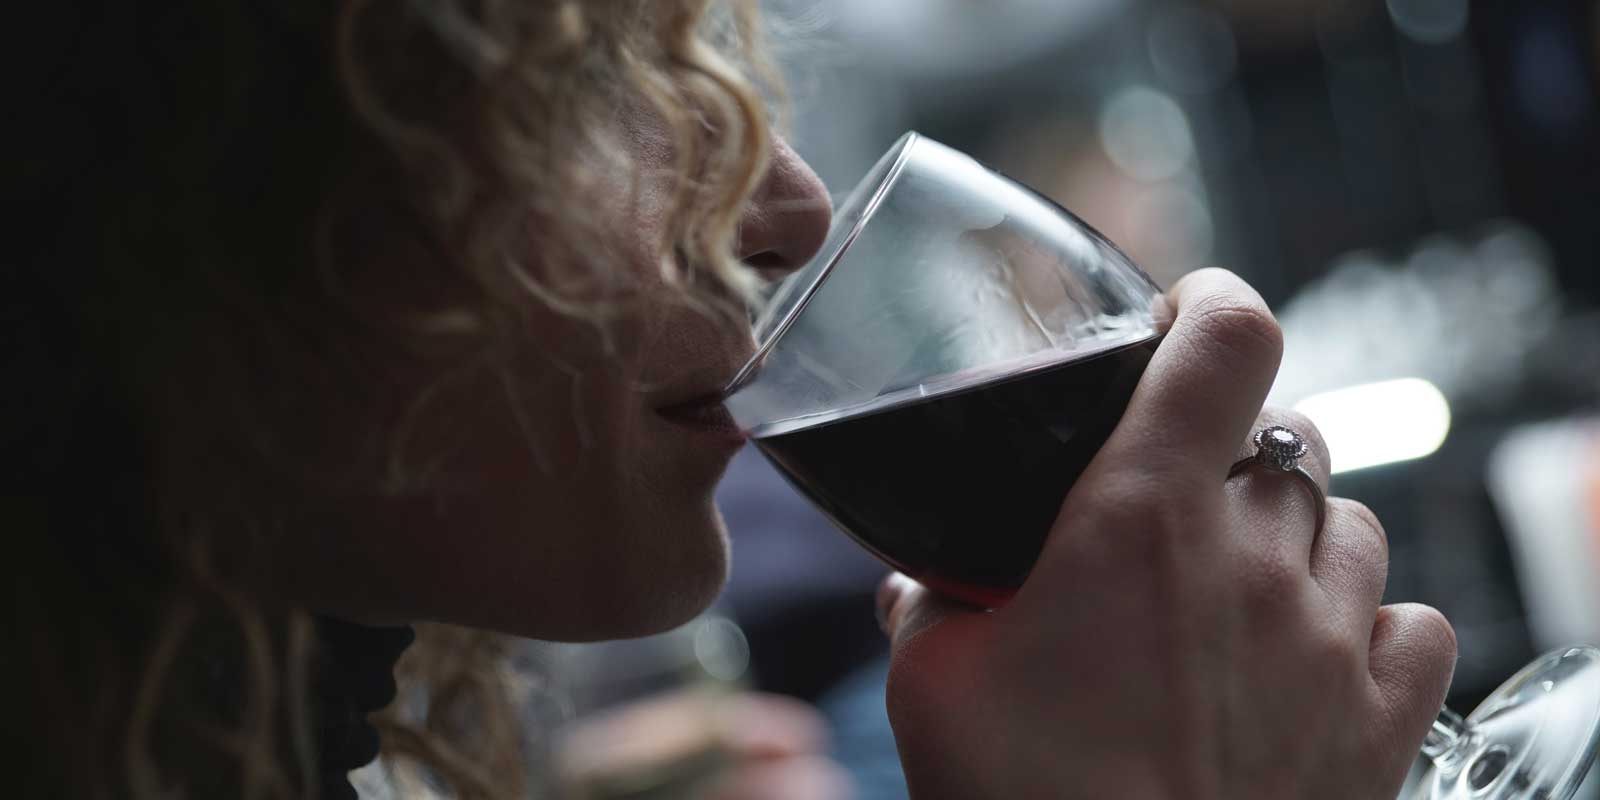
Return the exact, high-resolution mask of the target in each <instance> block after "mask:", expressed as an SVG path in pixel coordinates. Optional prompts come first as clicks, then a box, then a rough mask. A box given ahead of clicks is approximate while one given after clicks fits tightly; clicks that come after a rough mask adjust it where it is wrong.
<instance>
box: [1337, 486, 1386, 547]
mask: <svg viewBox="0 0 1600 800" xmlns="http://www.w3.org/2000/svg"><path fill="white" fill-rule="evenodd" d="M1329 503H1331V504H1333V505H1334V507H1335V509H1336V513H1338V514H1339V517H1340V519H1342V520H1345V523H1344V524H1346V525H1349V526H1350V527H1351V528H1352V529H1353V530H1354V531H1355V532H1356V533H1357V535H1358V536H1359V537H1360V538H1361V539H1362V540H1363V541H1367V542H1372V543H1375V544H1376V545H1377V547H1378V548H1379V551H1380V552H1382V553H1383V554H1384V559H1385V560H1387V558H1388V556H1387V554H1388V552H1389V534H1388V532H1386V531H1385V530H1384V529H1383V522H1382V521H1380V520H1379V519H1378V515H1377V514H1374V513H1373V512H1372V509H1371V508H1368V507H1367V504H1366V503H1362V502H1359V501H1356V500H1350V499H1347V498H1343V497H1335V498H1330V500H1329Z"/></svg>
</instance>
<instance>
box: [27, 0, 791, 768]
mask: <svg viewBox="0 0 1600 800" xmlns="http://www.w3.org/2000/svg"><path fill="white" fill-rule="evenodd" d="M45 5H47V6H53V8H49V9H43V10H40V11H38V12H36V13H42V14H47V15H48V14H53V15H56V16H55V18H54V19H48V20H41V21H39V22H38V23H37V24H31V25H23V28H25V29H28V30H47V31H48V30H56V31H64V33H63V35H61V36H59V37H50V38H51V39H52V44H53V45H54V46H53V47H50V48H48V49H43V50H42V51H41V52H40V53H39V54H36V55H37V60H38V61H39V62H40V67H41V69H40V70H39V75H40V76H41V79H40V81H39V83H38V85H37V86H35V87H34V91H32V92H31V93H25V96H24V97H23V99H22V105H23V108H22V109H21V110H20V111H19V112H18V114H17V116H18V117H19V118H21V119H23V120H24V122H23V123H21V124H22V126H23V130H22V134H23V137H24V142H25V145H24V147H23V149H22V150H20V151H19V152H21V153H23V154H24V156H23V157H21V158H19V159H18V161H17V163H16V164H14V165H13V170H14V172H15V175H14V178H15V179H14V180H8V181H7V185H8V187H9V188H10V191H12V192H16V193H18V195H19V197H17V198H14V199H24V200H25V201H26V205H27V207H28V208H29V209H30V212H29V216H28V217H27V218H25V219H24V220H22V221H21V222H22V227H23V228H24V229H25V230H26V231H27V234H26V235H25V236H24V237H23V241H22V243H21V247H20V255H19V256H18V257H17V260H18V261H19V263H21V264H22V265H23V267H22V269H21V270H20V271H19V273H18V280H17V283H16V284H15V285H14V286H13V287H12V292H11V294H10V296H9V297H8V298H7V299H6V300H4V301H0V311H3V314H0V325H3V326H4V328H5V329H6V330H7V332H8V335H9V340H10V341H13V342H16V345H15V346H14V347H12V348H10V349H9V351H8V352H7V353H6V355H5V356H4V357H5V358H6V359H7V361H6V363H5V366H6V367H7V368H8V373H9V374H11V375H13V376H16V377H20V378H21V381H20V383H22V384H24V385H22V386H19V387H18V388H17V390H16V391H14V392H12V393H10V394H9V396H8V397H7V398H6V400H5V402H6V403H7V404H8V405H7V407H6V412H5V414H4V416H3V420H4V421H3V423H0V424H3V426H4V427H3V429H0V434H3V438H0V441H4V442H5V444H6V448H7V449H6V452H7V453H8V455H9V456H11V462H12V463H11V464H10V465H9V466H8V470H9V472H8V474H7V475H6V476H5V477H6V478H7V479H8V484H7V485H8V488H7V489H6V490H5V491H6V495H5V499H4V501H5V507H4V509H3V511H0V519H3V520H4V521H5V523H6V525H7V532H8V534H9V536H8V540H9V541H15V542H19V543H20V544H19V546H18V551H17V552H16V553H15V554H14V557H13V558H11V559H9V560H8V562H7V564H8V565H7V566H6V567H5V571H6V572H7V573H9V577H10V578H12V581H11V585H12V586H13V587H14V588H13V591H14V602H13V603H12V609H13V611H12V613H13V625H14V628H13V630H15V631H16V632H17V637H16V639H15V640H14V643H13V646H14V647H15V649H14V650H13V652H14V653H17V654H26V655H25V657H21V658H8V659H6V664H5V672H6V674H5V675H4V676H3V677H4V678H5V679H7V680H8V681H9V682H8V684H7V685H10V686H14V687H28V689H29V690H28V691H27V692H26V696H25V697H24V699H23V701H22V707H21V710H20V712H19V713H16V714H13V715H11V716H10V718H9V719H8V721H7V723H6V724H5V729H6V731H7V737H8V740H9V741H8V743H9V744H11V745H13V747H12V748H11V751H12V752H29V753H32V754H34V756H35V757H34V758H32V759H30V765H29V767H28V769H27V770H26V772H25V774H24V778H23V793H24V794H25V795H28V796H43V795H45V794H48V795H50V796H63V795H66V796H88V797H122V796H131V797H171V796H174V793H175V792H177V793H181V794H183V795H185V796H190V797H205V796H230V797H258V798H272V797H299V796H309V795H314V794H315V793H316V791H317V789H316V774H315V772H316V764H315V759H316V757H315V748H314V747H313V744H314V742H313V741H312V738H313V737H312V733H311V730H310V725H311V723H310V721H309V720H308V713H309V712H308V711H307V702H308V701H307V693H308V691H309V689H308V684H309V681H310V678H309V677H308V672H309V666H308V665H309V664H310V661H311V659H312V657H313V655H314V650H315V641H314V635H313V633H312V629H311V623H310V620H309V617H308V615H307V613H306V612H305V610H303V609H297V608H292V607H282V606H280V605H277V604H275V603H274V602H273V601H271V600H269V599H266V598H267V596H268V595H267V594H264V593H262V592H260V591H258V590H259V588H260V587H259V586H257V585H255V584H254V583H252V578H253V575H254V573H253V572H252V565H253V564H254V563H255V559H256V557H257V556H258V555H259V553H260V552H262V550H263V548H264V545H265V543H267V542H270V541H271V539H272V537H273V536H274V535H275V529H276V528H277V527H278V526H280V525H282V524H283V523H282V522H281V521H280V520H276V519H274V517H273V514H272V509H266V508H261V507H260V506H259V503H256V502H254V501H250V500H248V499H247V498H249V497H255V496H258V495H254V494H251V493H249V492H245V491H242V490H241V489H240V487H238V486H236V485H234V484H230V483H229V482H228V480H227V479H222V480H221V481H220V482H219V483H217V484H208V485H207V486H206V487H204V489H205V491H204V493H203V495H204V496H203V498H202V497H200V494H201V493H200V492H199V491H198V490H196V489H194V487H178V488H174V487H168V486H161V485H155V484H154V483H153V479H152V477H151V476H152V475H154V474H157V471H156V470H154V469H153V468H152V465H153V463H154V462H155V461H156V460H157V459H160V458H162V457H165V455H167V454H168V453H169V452H172V451H174V449H173V448H171V447H169V443H168V442H167V441H165V439H164V438H163V437H166V436H168V435H169V434H170V433H171V432H173V431H181V432H182V435H183V436H185V437H188V438H189V439H191V440H192V443H198V445H195V446H196V447H202V448H204V449H205V452H207V453H208V454H209V458H211V459H214V461H215V464H214V465H213V466H214V467H215V469H213V470H211V471H212V472H214V473H217V474H222V475H228V474H233V473H234V472H235V468H236V473H237V475H240V476H248V479H249V480H272V479H273V477H274V476H276V475H281V472H282V471H284V470H292V469H294V462H293V454H292V453H287V452H285V451H283V450H282V449H281V448H280V447H279V445H277V444H276V443H275V442H274V441H273V430H274V428H273V425H274V422H275V421H277V420H280V417H279V416H275V414H276V412H274V411H273V410H272V409H273V403H274V402H276V400H275V398H276V397H277V395H275V394H274V392H278V393H280V394H282V393H284V390H283V389H281V388H277V387H271V386H266V387H263V386H261V385H259V381H261V380H262V378H261V375H270V374H273V369H272V366H273V365H274V364H277V363H280V362H281V360H282V359H287V358H303V357H304V356H305V355H306V354H307V353H308V352H314V351H316V349H317V342H318V341H319V339H318V337H319V335H320V334H321V333H322V332H324V329H325V328H326V327H327V326H329V325H333V326H337V327H340V328H341V329H342V330H350V331H356V332H357V333H358V334H359V335H361V336H365V337H367V338H369V339H375V340H379V341H383V342H387V343H389V344H391V345H392V346H393V347H395V348H403V349H405V350H407V351H409V352H411V353H414V354H416V355H417V356H418V357H423V358H433V359H439V360H448V361H451V362H452V363H455V362H459V361H462V360H463V359H467V360H470V361H473V363H481V364H484V365H485V366H487V367H488V368H491V369H492V368H494V367H495V365H496V364H498V363H501V362H502V361H503V360H504V359H507V358H510V357H511V355H509V353H510V351H513V350H515V349H516V348H518V347H525V346H527V345H524V344H518V343H515V342H513V341H512V340H513V337H512V336H511V335H510V334H509V332H510V331H512V330H515V329H516V324H517V321H518V319H519V318H520V316H521V315H523V314H525V313H527V312H526V309H527V307H528V298H529V297H530V296H531V297H533V298H535V299H537V300H538V301H539V302H540V303H541V304H542V305H543V306H544V307H546V308H552V309H555V310H557V311H559V312H561V313H563V314H567V315H570V316H572V317H574V318H578V319H582V320H587V321H589V322H592V323H593V324H594V326H595V328H596V330H602V331H603V330H604V329H605V326H606V323H607V321H608V320H609V319H611V318H613V317H614V316H615V315H617V314H618V313H621V312H622V311H624V310H625V309H626V308H627V307H628V305H629V303H630V302H631V300H632V299H633V297H632V296H631V293H632V291H633V288H634V287H633V286H632V284H630V282H629V280H628V278H627V273H626V271H625V270H623V269H621V268H620V265H619V264H618V263H617V262H618V260H619V258H620V256H619V254H617V253H614V252H610V251H608V250H606V249H605V245H604V243H605V242H607V241H609V239H610V238H611V237H609V236H607V235H606V234H607V231H604V230H599V229H598V227H597V226H598V225H599V223H598V222H597V221H596V220H595V219H593V218H592V216H591V215H590V214H589V211H588V208H587V207H586V205H585V203H583V202H580V201H578V199H579V198H585V197H591V196H593V195H594V194H595V193H597V192H604V191H614V187H615V186H616V185H617V181H618V179H619V177H620V178H621V179H622V185H623V186H631V187H633V191H638V187H639V186H641V185H642V184H643V183H644V182H646V181H656V182H660V181H666V183H667V185H668V186H669V187H670V189H671V191H670V195H671V197H672V202H671V203H670V213H669V214H668V215H667V217H666V225H665V228H664V230H663V232H662V234H661V236H660V238H659V240H658V241H656V242H655V243H654V248H653V249H654V260H655V264H656V266H657V268H658V270H659V273H660V277H661V278H662V279H663V282H665V283H666V284H667V285H668V286H671V287H677V288H678V289H680V290H681V292H682V294H683V297H684V298H685V299H686V300H687V301H689V302H692V303H696V304H699V305H700V306H702V307H704V308H705V309H706V310H707V313H729V314H734V315H737V314H740V313H742V307H741V306H740V304H739V300H741V299H742V298H746V297H748V296H749V292H750V290H751V288H752V286H753V285H754V279H753V277H752V276H751V273H750V272H749V271H748V270H747V269H746V268H745V267H743V266H742V265H741V264H739V263H738V261H737V259H736V258H735V257H734V252H733V241H734V238H735V235H736V233H737V225H738V220H739V217H740V213H741V210H742V209H743V207H744V206H745V204H746V203H747V201H748V199H749V198H750V196H751V194H752V193H753V192H754V191H755V189H756V187H757V185H758V183H759V182H760V180H761V179H762V176H763V175H764V172H765V169H766V162H767V158H768V154H769V148H770V146H771V130H770V129H771V126H772V125H773V121H772V119H771V118H770V114H771V111H770V109H772V108H773V107H774V103H773V102H772V101H773V100H774V99H776V97H777V95H778V89H777V86H778V84H777V81H776V80H774V79H773V75H772V71H771V69H770V68H769V67H768V65H767V63H766V62H765V61H764V60H763V58H762V55H761V54H762V47H761V41H760V40H761V36H760V31H759V26H758V20H757V17H756V13H755V12H756V9H755V3H754V2H752V1H751V0H729V2H725V3H713V2H711V0H582V1H580V0H532V1H530V2H512V1H511V0H407V1H406V2H395V1H394V0H390V1H389V2H379V0H342V1H341V2H337V3H315V2H301V3H269V2H265V0H231V2H215V1H214V0H204V1H202V0H184V1H180V2H173V3H167V4H160V5H159V6H155V7H152V6H139V5H136V4H115V3H96V2H93V0H83V2H77V3H63V4H45ZM641 119H648V120H651V121H652V123H653V124H656V123H658V124H659V127H660V129H661V130H663V131H665V132H666V133H667V137H668V142H669V145H670V147H669V151H670V153H671V160H670V163H669V164H668V165H667V166H666V167H665V169H663V168H661V167H660V165H650V166H645V165H641V164H640V163H639V162H638V161H637V160H636V158H635V156H634V150H635V148H633V147H632V146H631V143H632V142H633V141H634V137H636V135H637V130H636V129H635V128H634V126H636V125H637V124H638V121H639V120H641ZM11 205H12V207H13V208H15V207H18V206H17V205H15V204H11ZM530 219H532V220H537V224H538V226H539V230H540V240H539V246H540V252H539V263H538V264H537V265H531V264H528V263H526V258H525V256H524V255H523V254H524V253H525V252H526V250H527V247H526V241H525V240H524V239H523V238H521V237H525V236H526V229H527V226H528V224H529V223H528V221H529V220H530ZM380 233H381V236H380V235H379V234H380ZM397 252H399V253H401V254H402V255H404V256H407V257H405V258H402V259H399V260H398V263H404V264H408V265H412V267H411V268H415V269H435V270H437V269H448V270H450V271H451V272H452V274H456V275H460V276H465V277H466V278H467V280H466V281H465V283H467V284H468V285H469V287H470V289H471V291H470V292H468V293H467V294H466V295H465V296H461V295H459V294H458V295H455V296H453V297H452V301H451V303H450V304H449V305H448V306H445V305H439V306H434V307H427V308H419V309H417V313H416V314H411V315H407V316H405V317H403V318H396V317H394V316H393V315H389V316H378V315H374V314H373V313H372V310H371V309H369V308H367V307H365V305H364V304H363V303H362V300H361V298H360V297H358V296H355V295H354V293H352V292H351V291H350V289H349V286H350V285H351V284H350V278H349V276H350V272H351V271H352V270H359V269H361V268H363V267H364V266H370V262H371V261H373V260H375V259H379V258H385V257H388V256H391V255H394V254H396V253H397ZM441 265H443V266H441ZM686 265H694V267H693V268H692V269H691V268H689V267H687V266H686ZM330 320H331V321H330ZM339 357H340V356H339V355H338V354H332V355H330V354H327V353H317V358H319V359H322V360H323V361H325V362H328V363H327V366H326V369H328V370H336V369H339V368H340V367H339V365H338V363H337V361H338V359H339ZM219 387H221V388H219ZM197 397H206V398H207V402H205V403H195V402H194V400H195V398H197ZM201 406H203V408H201ZM279 410H280V411H281V409H279ZM177 451H179V452H194V447H191V448H190V449H189V450H182V449H181V448H178V449H177ZM262 464H268V465H272V466H270V467H269V468H266V469H263V468H262V467H261V465H262ZM275 468H276V469H278V470H279V471H278V472H275V471H274V469H275ZM263 476H266V477H265V478H263ZM370 477H371V479H372V480H374V481H382V480H393V479H395V478H394V476H387V477H380V476H370ZM246 479H247V478H244V477H240V478H236V479H235V480H239V481H242V480H246ZM399 480H404V478H403V477H401V478H399ZM85 496H87V499H88V501H87V502H86V498H85ZM441 644H443V645H444V646H440V645H441ZM504 652H505V645H504V643H503V642H502V641H501V640H499V639H498V638H497V637H494V636H492V635H488V634H482V633H476V632H469V631H462V630H457V629H450V628H441V627H424V628H423V630H422V631H421V636H420V639H419V642H418V644H417V645H416V646H415V647H414V648H413V652H412V653H411V654H410V655H409V656H408V657H407V659H406V660H405V661H403V662H402V666H401V673H402V679H403V681H404V682H411V683H412V684H413V685H420V686H425V687H426V690H425V692H424V694H425V695H426V697H427V698H428V699H429V702H428V703H427V704H426V706H425V707H424V708H422V709H421V710H413V712H411V713H402V712H400V711H391V712H388V713H386V714H385V715H384V716H383V717H382V718H381V719H380V720H379V725H380V727H381V729H382V730H383V731H384V732H385V734H386V735H385V737H384V738H385V747H386V752H387V753H388V754H389V755H390V756H391V758H392V759H393V760H394V762H395V763H411V764H413V765H415V766H414V767H413V768H412V770H411V773H410V774H412V775H413V776H418V775H420V776H424V777H425V778H426V780H427V781H428V782H430V783H431V784H433V785H441V784H442V785H444V786H447V787H448V793H450V794H453V795H455V796H458V797H463V798H480V797H481V798H490V797H514V796H525V795H527V794H529V793H530V792H534V791H536V789H537V784H538V782H539V776H537V775H533V776H530V775H529V774H528V771H527V769H526V764H527V763H528V760H527V755H528V753H527V750H528V742H529V741H530V739H529V737H528V734H527V732H525V731H522V730H520V728H519V726H518V725H517V724H516V721H515V719H514V714H513V710H514V706H513V705H512V704H511V699H510V698H511V697H512V695H514V694H515V692H516V690H517V686H516V685H515V680H513V679H512V678H511V677H509V676H508V675H507V673H506V672H505V670H504V669H502V668H501V667H500V666H499V663H498V662H499V660H500V659H501V658H502V657H503V655H504ZM219 675H220V676H221V677H220V678H219ZM219 681H220V682H221V683H220V685H219ZM235 700H242V702H235ZM463 719H470V720H471V721H472V724H470V725H463V724H461V722H462V720H463Z"/></svg>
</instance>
